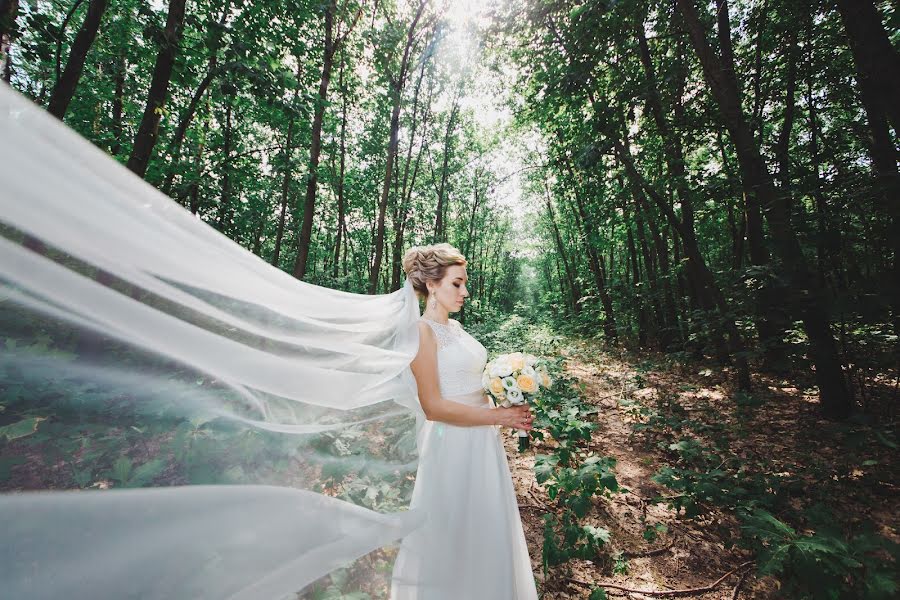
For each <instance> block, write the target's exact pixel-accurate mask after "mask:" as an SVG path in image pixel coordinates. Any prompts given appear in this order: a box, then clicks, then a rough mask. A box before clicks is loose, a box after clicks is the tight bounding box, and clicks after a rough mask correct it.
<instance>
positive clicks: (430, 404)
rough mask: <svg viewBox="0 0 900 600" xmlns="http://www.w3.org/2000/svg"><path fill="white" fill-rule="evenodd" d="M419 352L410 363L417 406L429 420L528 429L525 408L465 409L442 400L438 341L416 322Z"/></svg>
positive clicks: (431, 333) (468, 407)
mask: <svg viewBox="0 0 900 600" xmlns="http://www.w3.org/2000/svg"><path fill="white" fill-rule="evenodd" d="M418 326H419V352H418V354H416V357H415V358H414V359H413V361H412V362H411V363H410V365H409V366H410V368H411V369H412V372H413V375H415V377H416V387H417V388H418V392H419V403H420V404H421V405H422V410H424V411H425V418H427V419H428V420H429V421H442V422H444V423H450V424H451V425H461V426H474V425H509V426H513V425H515V426H518V425H523V426H522V429H529V430H530V429H531V418H530V414H529V413H530V412H531V408H530V407H529V406H527V405H525V406H518V407H510V408H497V409H494V408H483V407H480V406H467V405H465V404H461V403H459V402H453V401H452V400H445V399H444V398H442V397H441V391H440V385H439V383H438V371H437V339H435V335H434V331H432V329H431V327H429V326H428V324H427V323H422V322H421V321H420V322H419V323H418Z"/></svg>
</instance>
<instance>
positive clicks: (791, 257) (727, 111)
mask: <svg viewBox="0 0 900 600" xmlns="http://www.w3.org/2000/svg"><path fill="white" fill-rule="evenodd" d="M677 2H678V8H679V9H680V12H681V14H682V16H683V17H684V21H685V24H686V26H687V30H688V34H689V36H690V38H691V43H692V44H693V46H694V51H695V53H696V54H697V57H698V58H699V59H700V64H701V66H702V67H703V73H704V77H705V79H706V82H707V85H708V86H709V88H710V92H711V93H712V95H713V98H714V99H715V101H716V104H717V105H718V107H719V110H720V112H721V113H722V116H723V118H724V120H725V124H726V126H727V128H728V131H729V133H730V134H731V137H732V141H733V142H734V145H735V150H736V152H737V156H738V161H739V164H740V170H741V179H742V181H743V185H744V189H745V191H746V193H745V197H747V198H748V200H750V201H751V202H753V203H754V204H756V206H757V207H758V206H765V207H767V212H766V220H767V221H768V224H769V231H770V232H771V234H772V239H773V241H774V244H775V248H776V250H777V252H778V255H779V258H780V259H781V261H782V263H783V264H784V266H785V268H786V269H787V273H786V274H787V276H788V277H789V278H790V281H789V284H788V287H789V292H790V293H789V294H788V300H789V301H790V302H791V304H792V305H793V306H794V308H795V310H796V311H797V313H798V314H799V316H800V317H801V319H802V320H803V324H804V329H805V330H806V333H807V336H808V337H809V341H810V354H811V355H812V360H813V363H814V364H815V375H816V382H817V383H818V385H819V397H820V399H821V402H822V409H823V412H824V414H826V415H827V416H829V417H837V418H843V417H846V416H847V415H849V413H850V412H851V410H852V408H853V404H852V397H851V395H850V390H849V389H848V387H847V383H846V381H845V379H844V374H843V369H842V367H841V363H840V360H839V359H838V354H837V347H836V346H835V343H834V338H833V337H832V335H831V329H830V326H829V322H828V316H827V315H826V313H825V311H824V309H823V308H822V298H823V290H822V289H821V287H820V286H819V285H818V282H817V281H816V280H815V279H814V278H813V277H812V276H811V274H810V272H809V269H808V267H807V265H806V260H805V258H804V257H803V254H802V252H801V249H800V244H799V242H798V240H797V237H796V235H795V233H794V230H793V227H792V225H791V221H790V213H789V212H788V206H787V203H786V202H785V199H784V197H783V196H782V195H780V194H778V193H777V191H776V190H775V187H774V185H773V183H772V179H771V176H770V174H769V172H768V169H767V167H766V165H765V162H764V161H763V159H762V156H761V155H760V153H759V149H758V148H757V147H756V144H755V142H754V140H753V137H752V136H751V135H750V128H749V126H748V125H747V121H746V118H745V117H744V114H743V110H742V108H741V101H740V95H739V92H738V86H737V82H736V80H735V79H734V77H728V76H727V74H728V70H727V69H726V68H725V67H724V66H723V65H722V62H721V60H720V59H719V58H718V57H717V56H716V55H715V53H714V52H713V50H712V48H711V47H710V45H709V42H708V41H707V39H706V33H705V31H704V28H703V25H702V24H701V22H700V18H699V15H698V14H697V9H696V6H695V5H694V0H677ZM719 2H720V3H721V4H722V5H724V9H725V10H726V11H727V2H725V1H724V0H719ZM726 17H727V15H726Z"/></svg>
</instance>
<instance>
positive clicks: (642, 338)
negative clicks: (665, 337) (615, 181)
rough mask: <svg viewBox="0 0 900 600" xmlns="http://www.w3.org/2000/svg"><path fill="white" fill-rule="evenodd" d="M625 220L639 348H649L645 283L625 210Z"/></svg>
mask: <svg viewBox="0 0 900 600" xmlns="http://www.w3.org/2000/svg"><path fill="white" fill-rule="evenodd" d="M623 220H624V221H625V240H626V247H627V248H628V259H629V264H630V265H631V274H632V281H631V285H630V286H629V287H630V288H631V289H632V290H633V292H634V294H635V296H636V297H637V298H636V300H637V317H638V318H637V322H638V346H639V347H641V348H646V347H647V327H648V322H647V307H646V303H645V302H644V293H643V287H642V284H643V282H642V281H641V279H642V276H641V266H640V264H638V256H637V251H636V250H635V247H634V235H633V234H632V233H631V223H630V222H629V219H628V211H627V210H625V209H624V208H623Z"/></svg>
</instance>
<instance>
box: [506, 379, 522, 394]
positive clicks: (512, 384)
mask: <svg viewBox="0 0 900 600" xmlns="http://www.w3.org/2000/svg"><path fill="white" fill-rule="evenodd" d="M503 389H505V390H506V391H512V390H517V391H518V390H519V383H518V382H517V381H516V378H515V377H504V378H503Z"/></svg>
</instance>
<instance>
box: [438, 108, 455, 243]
mask: <svg viewBox="0 0 900 600" xmlns="http://www.w3.org/2000/svg"><path fill="white" fill-rule="evenodd" d="M458 112H459V93H457V95H456V97H455V98H454V99H453V105H452V107H451V108H450V115H449V116H448V117H447V128H446V130H445V132H444V158H443V162H442V164H441V183H440V187H439V188H438V201H437V211H436V214H435V219H434V236H433V240H434V241H435V242H441V241H447V240H446V239H445V238H446V231H445V229H446V227H447V226H446V224H445V223H444V210H445V203H446V191H447V178H448V176H449V172H448V170H449V163H450V154H451V151H452V147H453V144H452V139H451V138H452V136H453V132H454V131H455V130H456V116H457V114H458Z"/></svg>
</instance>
